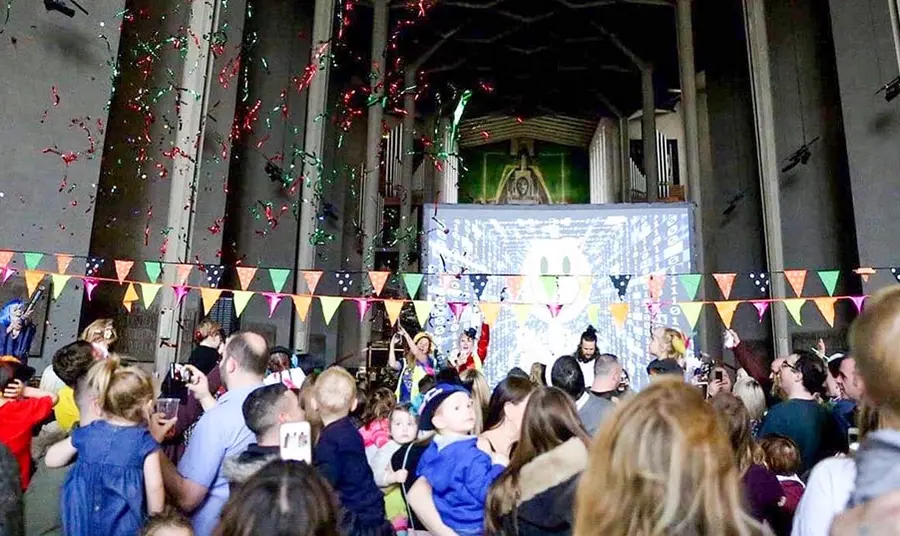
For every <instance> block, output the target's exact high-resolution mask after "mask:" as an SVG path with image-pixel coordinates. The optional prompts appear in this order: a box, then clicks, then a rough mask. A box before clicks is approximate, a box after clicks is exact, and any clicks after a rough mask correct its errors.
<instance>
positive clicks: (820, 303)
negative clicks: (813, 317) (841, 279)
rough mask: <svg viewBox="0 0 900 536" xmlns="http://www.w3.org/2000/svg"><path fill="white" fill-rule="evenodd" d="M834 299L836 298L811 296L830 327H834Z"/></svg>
mask: <svg viewBox="0 0 900 536" xmlns="http://www.w3.org/2000/svg"><path fill="white" fill-rule="evenodd" d="M836 301H837V298H813V303H815V304H816V307H818V308H819V312H820V313H822V317H823V318H824V319H825V321H826V322H828V325H829V326H831V327H834V302H836Z"/></svg>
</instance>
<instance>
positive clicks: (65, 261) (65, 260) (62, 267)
mask: <svg viewBox="0 0 900 536" xmlns="http://www.w3.org/2000/svg"><path fill="white" fill-rule="evenodd" d="M70 264H72V256H71V255H64V254H59V255H57V256H56V271H57V272H59V273H61V274H64V273H66V270H68V269H69V265H70Z"/></svg>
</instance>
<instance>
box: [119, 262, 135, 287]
mask: <svg viewBox="0 0 900 536" xmlns="http://www.w3.org/2000/svg"><path fill="white" fill-rule="evenodd" d="M132 266H134V261H119V260H117V261H116V278H117V279H118V280H119V284H120V285H121V284H123V283H125V278H126V277H128V273H129V272H131V267H132Z"/></svg>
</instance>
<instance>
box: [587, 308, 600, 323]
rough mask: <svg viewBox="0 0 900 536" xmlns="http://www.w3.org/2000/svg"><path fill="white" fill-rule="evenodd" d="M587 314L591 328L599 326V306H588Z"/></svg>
mask: <svg viewBox="0 0 900 536" xmlns="http://www.w3.org/2000/svg"><path fill="white" fill-rule="evenodd" d="M587 314H588V322H590V323H591V325H592V326H599V325H600V305H598V304H596V303H592V304H590V305H588V310H587Z"/></svg>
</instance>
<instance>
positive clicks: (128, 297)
mask: <svg viewBox="0 0 900 536" xmlns="http://www.w3.org/2000/svg"><path fill="white" fill-rule="evenodd" d="M140 299H141V297H140V296H138V293H137V290H136V289H135V288H134V283H128V288H127V289H125V296H124V297H123V298H122V304H123V305H125V308H126V309H128V312H129V313H130V312H131V304H132V303H134V302H136V301H138V300H140Z"/></svg>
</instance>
